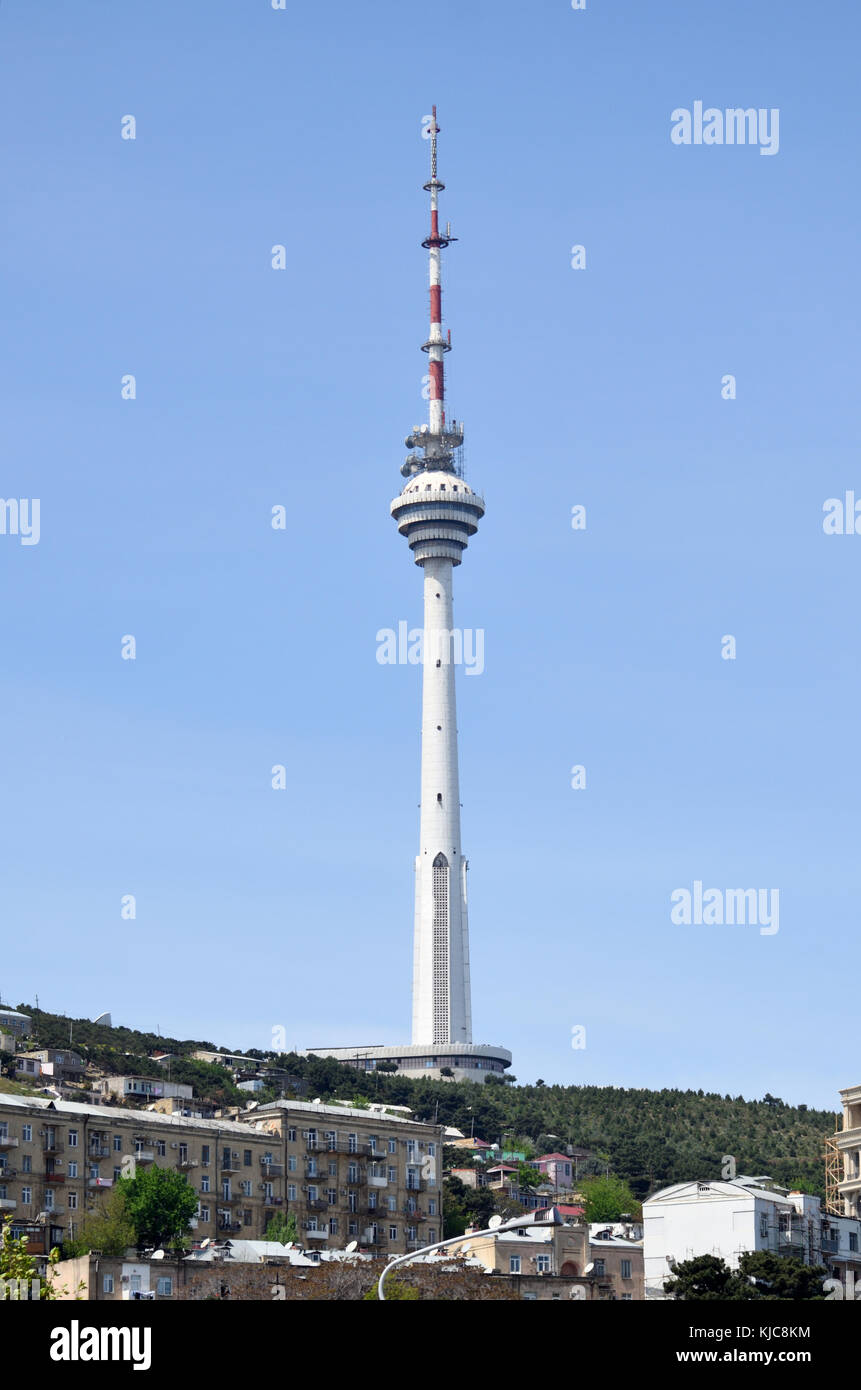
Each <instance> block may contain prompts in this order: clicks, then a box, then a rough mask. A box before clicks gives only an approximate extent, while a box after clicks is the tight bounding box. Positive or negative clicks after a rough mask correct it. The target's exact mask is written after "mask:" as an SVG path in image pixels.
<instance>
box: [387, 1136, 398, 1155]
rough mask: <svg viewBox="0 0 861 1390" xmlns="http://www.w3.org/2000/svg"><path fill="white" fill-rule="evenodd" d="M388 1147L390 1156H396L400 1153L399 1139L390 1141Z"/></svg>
mask: <svg viewBox="0 0 861 1390" xmlns="http://www.w3.org/2000/svg"><path fill="white" fill-rule="evenodd" d="M388 1147H389V1153H390V1154H396V1153H397V1151H398V1141H397V1139H390V1140H389V1145H388Z"/></svg>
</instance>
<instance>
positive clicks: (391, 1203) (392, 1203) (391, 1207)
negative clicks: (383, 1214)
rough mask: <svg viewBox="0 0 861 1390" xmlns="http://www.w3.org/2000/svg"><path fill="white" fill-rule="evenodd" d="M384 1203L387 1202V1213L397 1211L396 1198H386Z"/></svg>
mask: <svg viewBox="0 0 861 1390" xmlns="http://www.w3.org/2000/svg"><path fill="white" fill-rule="evenodd" d="M386 1202H387V1204H388V1208H389V1211H397V1209H398V1199H397V1197H387V1198H386Z"/></svg>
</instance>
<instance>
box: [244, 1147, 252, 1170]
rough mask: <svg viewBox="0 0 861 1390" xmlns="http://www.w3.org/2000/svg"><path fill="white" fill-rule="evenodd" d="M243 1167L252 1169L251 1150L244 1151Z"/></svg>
mask: <svg viewBox="0 0 861 1390" xmlns="http://www.w3.org/2000/svg"><path fill="white" fill-rule="evenodd" d="M242 1166H243V1167H244V1168H250V1167H251V1150H250V1149H243V1150H242Z"/></svg>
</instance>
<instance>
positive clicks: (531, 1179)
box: [515, 1163, 548, 1192]
mask: <svg viewBox="0 0 861 1390" xmlns="http://www.w3.org/2000/svg"><path fill="white" fill-rule="evenodd" d="M547 1181H548V1178H547V1174H546V1173H542V1172H541V1170H540V1168H533V1167H532V1164H531V1163H519V1164H518V1165H517V1177H516V1178H515V1182H516V1183H517V1186H518V1187H521V1188H523V1189H524V1190H525V1191H526V1192H531V1191H532V1189H533V1188H534V1187H539V1186H540V1185H541V1183H543V1182H547Z"/></svg>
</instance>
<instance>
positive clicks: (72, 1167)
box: [69, 1158, 99, 1178]
mask: <svg viewBox="0 0 861 1390" xmlns="http://www.w3.org/2000/svg"><path fill="white" fill-rule="evenodd" d="M77 1176H78V1165H77V1163H76V1162H75V1160H74V1159H73V1158H72V1159H70V1160H69V1177H70V1178H76V1177H77ZM98 1176H99V1170H98V1168H96V1177H98Z"/></svg>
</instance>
